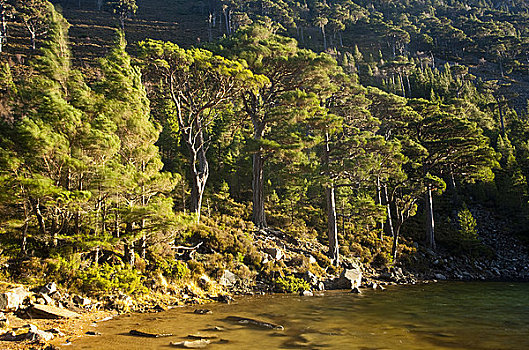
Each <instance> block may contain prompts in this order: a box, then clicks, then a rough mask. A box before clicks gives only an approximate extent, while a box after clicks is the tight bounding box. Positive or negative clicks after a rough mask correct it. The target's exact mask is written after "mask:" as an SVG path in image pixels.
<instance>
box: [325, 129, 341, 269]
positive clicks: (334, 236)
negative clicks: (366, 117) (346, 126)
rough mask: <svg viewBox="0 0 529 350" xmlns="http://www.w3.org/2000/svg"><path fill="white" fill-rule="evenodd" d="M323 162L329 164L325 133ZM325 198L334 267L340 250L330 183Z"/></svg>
mask: <svg viewBox="0 0 529 350" xmlns="http://www.w3.org/2000/svg"><path fill="white" fill-rule="evenodd" d="M323 161H324V163H325V165H326V166H327V167H328V166H329V164H330V145H329V133H325V153H324V155H323ZM327 176H328V177H329V180H330V172H329V170H327ZM325 197H326V200H327V229H328V235H329V251H328V253H327V254H328V256H329V259H331V261H332V263H333V264H334V265H335V266H338V265H339V264H340V248H339V242H338V223H337V220H336V198H335V193H334V184H333V183H332V181H331V182H330V183H329V184H328V186H326V187H325Z"/></svg>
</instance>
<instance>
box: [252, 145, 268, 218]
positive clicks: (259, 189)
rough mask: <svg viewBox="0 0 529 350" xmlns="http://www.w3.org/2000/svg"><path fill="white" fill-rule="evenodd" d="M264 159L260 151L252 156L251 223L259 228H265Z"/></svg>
mask: <svg viewBox="0 0 529 350" xmlns="http://www.w3.org/2000/svg"><path fill="white" fill-rule="evenodd" d="M263 168H264V159H263V156H262V153H261V151H258V152H257V153H255V154H254V155H253V178H252V191H253V194H252V200H253V208H252V209H253V223H254V224H255V226H257V227H259V228H264V227H266V214H265V208H264V175H263Z"/></svg>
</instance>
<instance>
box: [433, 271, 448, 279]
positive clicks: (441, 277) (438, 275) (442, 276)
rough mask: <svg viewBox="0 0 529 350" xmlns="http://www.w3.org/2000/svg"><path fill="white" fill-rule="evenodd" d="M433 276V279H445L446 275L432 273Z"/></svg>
mask: <svg viewBox="0 0 529 350" xmlns="http://www.w3.org/2000/svg"><path fill="white" fill-rule="evenodd" d="M434 277H435V279H438V280H441V281H444V280H446V276H445V275H443V274H441V273H436V274H434Z"/></svg>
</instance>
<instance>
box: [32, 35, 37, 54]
mask: <svg viewBox="0 0 529 350" xmlns="http://www.w3.org/2000/svg"><path fill="white" fill-rule="evenodd" d="M30 33H31V49H32V50H33V51H35V49H36V48H37V39H36V35H35V32H34V31H32V32H30Z"/></svg>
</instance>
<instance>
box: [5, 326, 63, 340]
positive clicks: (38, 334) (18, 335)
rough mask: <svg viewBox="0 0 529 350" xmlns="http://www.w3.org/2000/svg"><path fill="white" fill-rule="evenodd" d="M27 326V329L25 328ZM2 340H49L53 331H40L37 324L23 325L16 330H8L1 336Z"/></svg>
mask: <svg viewBox="0 0 529 350" xmlns="http://www.w3.org/2000/svg"><path fill="white" fill-rule="evenodd" d="M26 328H27V331H25V329H26ZM1 339H2V340H6V341H30V342H35V341H50V340H52V339H53V333H51V332H46V331H42V330H40V329H38V328H37V326H35V325H32V324H29V325H26V326H24V327H21V328H19V329H17V330H16V331H12V332H9V333H7V334H5V335H4V336H2V338H1Z"/></svg>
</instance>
